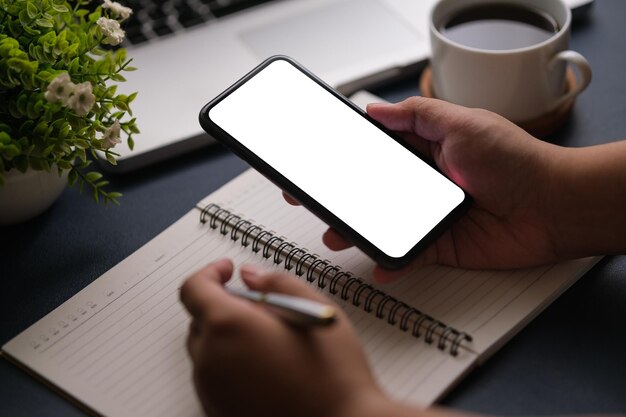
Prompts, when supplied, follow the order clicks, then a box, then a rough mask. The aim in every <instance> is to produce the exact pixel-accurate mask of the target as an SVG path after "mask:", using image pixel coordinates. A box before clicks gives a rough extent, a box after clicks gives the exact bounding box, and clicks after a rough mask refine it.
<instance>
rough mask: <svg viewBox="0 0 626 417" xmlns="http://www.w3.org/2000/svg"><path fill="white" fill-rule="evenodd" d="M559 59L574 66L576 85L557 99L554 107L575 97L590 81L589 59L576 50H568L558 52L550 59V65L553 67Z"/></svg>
mask: <svg viewBox="0 0 626 417" xmlns="http://www.w3.org/2000/svg"><path fill="white" fill-rule="evenodd" d="M559 61H565V63H567V64H570V65H572V66H574V67H576V69H577V71H576V72H577V73H578V74H577V77H576V85H574V86H573V87H572V89H571V90H570V91H569V92H568V93H567V94H565V95H564V96H563V97H561V98H560V99H559V100H557V102H556V103H555V105H554V107H555V108H556V107H558V106H560V105H561V104H563V103H564V102H566V101H567V100H569V99H571V98H573V97H576V96H577V95H578V94H580V93H581V92H582V91H583V90H584V89H585V88H587V86H588V85H589V83H590V82H591V65H589V61H587V59H586V58H585V57H584V56H582V55H581V54H579V53H578V52H575V51H570V50H567V51H561V52H559V53H558V54H556V55H555V56H554V57H553V58H552V60H551V61H550V67H551V68H553V67H554V66H555V65H556V64H557V63H558V62H559Z"/></svg>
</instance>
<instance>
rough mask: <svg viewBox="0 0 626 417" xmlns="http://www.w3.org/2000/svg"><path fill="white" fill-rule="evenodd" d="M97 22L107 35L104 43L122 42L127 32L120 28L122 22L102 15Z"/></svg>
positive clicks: (115, 43)
mask: <svg viewBox="0 0 626 417" xmlns="http://www.w3.org/2000/svg"><path fill="white" fill-rule="evenodd" d="M96 23H97V25H98V26H100V31H101V32H102V34H103V35H104V36H105V39H104V41H103V43H107V44H109V45H113V46H115V45H119V44H120V43H122V41H123V40H124V35H125V34H126V33H125V32H124V31H123V30H122V28H120V22H118V21H117V20H113V19H107V18H106V17H101V18H99V19H98V20H97V21H96Z"/></svg>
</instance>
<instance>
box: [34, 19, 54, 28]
mask: <svg viewBox="0 0 626 417" xmlns="http://www.w3.org/2000/svg"><path fill="white" fill-rule="evenodd" d="M35 23H36V24H37V26H39V27H42V28H51V27H54V25H53V24H52V22H51V21H50V20H48V19H37V20H35Z"/></svg>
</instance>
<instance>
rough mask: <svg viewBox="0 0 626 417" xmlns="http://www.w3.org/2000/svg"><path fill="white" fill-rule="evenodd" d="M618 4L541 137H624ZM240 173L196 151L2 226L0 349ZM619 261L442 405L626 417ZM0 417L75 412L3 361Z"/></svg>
mask: <svg viewBox="0 0 626 417" xmlns="http://www.w3.org/2000/svg"><path fill="white" fill-rule="evenodd" d="M624 16H626V2H624V1H622V0H597V1H596V4H595V5H594V8H593V9H592V11H591V14H590V16H589V18H588V19H587V20H585V21H579V22H576V24H575V27H574V30H573V33H572V40H571V47H572V49H574V50H577V51H579V52H581V53H582V54H583V55H585V56H586V57H587V59H588V60H589V61H590V63H591V65H592V67H593V71H594V79H593V81H592V83H591V86H590V87H589V89H588V90H587V91H586V92H584V93H583V94H582V96H580V98H579V100H578V102H577V104H576V107H575V110H574V113H573V115H572V118H571V120H570V121H569V122H568V124H567V125H566V126H564V127H563V129H561V131H559V132H558V133H557V134H555V135H554V137H552V138H551V139H550V140H551V141H553V142H555V143H558V144H561V145H566V146H584V145H591V144H598V143H604V142H609V141H613V140H618V139H622V138H626V72H625V69H626V28H625V27H624V23H623V19H624ZM374 92H375V93H376V94H378V95H380V96H382V97H384V98H385V99H387V100H390V101H398V100H401V99H403V98H405V97H407V96H410V95H416V94H419V91H418V89H417V75H416V76H415V78H414V79H412V80H409V81H404V82H399V83H396V84H394V85H390V86H387V87H385V88H382V89H379V90H376V91H374ZM245 168H246V166H245V164H244V163H242V162H241V161H239V160H238V159H237V158H236V157H234V156H233V155H232V154H230V153H228V152H226V151H224V150H221V149H217V148H214V149H205V150H202V151H197V152H195V153H194V154H191V155H186V156H183V157H180V158H178V159H176V160H173V161H169V162H167V163H164V164H162V165H159V166H158V167H153V168H150V169H145V170H143V171H142V172H140V173H133V174H129V175H125V176H120V177H113V178H111V180H112V181H111V182H112V184H113V188H115V189H116V190H119V191H121V192H123V193H124V197H123V199H122V206H121V207H106V208H105V207H102V206H96V205H95V204H93V202H92V201H91V200H90V199H89V198H88V197H86V196H81V195H79V194H78V192H77V190H75V189H68V190H65V191H64V193H63V195H62V196H61V199H60V200H59V201H58V202H57V203H56V204H55V205H54V206H53V207H52V208H51V209H50V210H49V211H48V212H46V213H45V214H44V215H42V216H41V217H39V218H37V219H35V220H33V221H31V222H29V223H26V224H23V225H19V226H15V227H10V228H5V229H0V233H1V236H2V242H3V245H2V246H3V249H2V251H1V253H0V271H1V273H0V344H4V343H5V342H6V341H8V340H9V339H11V338H12V337H13V336H15V335H17V334H18V333H19V332H20V331H22V330H24V329H25V328H26V327H28V326H29V325H30V324H32V323H33V322H35V321H36V320H38V319H39V318H41V317H43V316H44V315H45V314H47V313H48V312H49V311H51V310H52V309H54V308H55V307H57V306H58V305H59V304H61V303H62V302H63V301H65V300H66V299H68V298H69V297H70V296H72V295H73V294H75V293H76V292H78V291H79V290H80V289H82V288H83V287H85V286H86V285H87V284H89V283H90V282H91V281H93V280H94V279H96V278H97V277H98V276H100V275H101V274H102V273H104V272H105V271H107V270H108V269H109V268H111V267H112V266H114V265H115V264H116V263H118V262H119V261H121V260H122V259H124V258H125V257H126V256H128V255H130V254H131V253H132V252H133V251H134V250H136V249H137V248H139V247H140V246H141V245H143V244H144V243H146V242H148V241H149V240H150V239H151V238H153V237H154V236H155V235H156V234H158V233H159V232H160V231H161V230H163V229H164V228H166V227H167V226H169V225H170V224H171V223H172V222H174V221H175V220H176V219H178V218H179V217H181V216H182V215H183V214H184V213H186V212H187V211H188V210H190V208H191V207H192V205H193V204H194V203H196V202H197V201H198V200H200V199H201V198H202V197H204V196H206V195H207V194H209V193H210V192H212V191H213V190H215V189H216V188H217V187H219V186H220V185H221V184H223V183H225V182H226V181H228V180H229V179H231V178H233V177H234V176H236V175H237V174H238V173H240V172H241V171H243V170H244V169H245ZM625 323H626V256H615V257H608V258H605V259H604V260H603V261H602V262H601V263H600V264H598V265H597V266H596V267H595V268H594V269H593V270H592V271H590V272H589V273H588V274H587V275H585V277H583V278H582V279H581V280H580V281H579V282H578V283H577V284H575V285H574V286H573V287H572V288H571V289H570V290H568V291H567V292H566V293H565V294H564V295H563V296H562V297H560V298H559V299H558V300H557V301H556V302H554V303H553V304H552V305H551V306H550V307H549V308H548V309H547V310H546V311H545V312H544V313H542V314H541V315H540V316H539V317H538V318H537V319H536V320H534V321H533V322H532V323H531V324H529V325H528V326H527V327H526V328H525V329H524V330H522V331H521V332H520V333H519V334H518V335H517V336H515V338H514V339H513V340H512V341H511V342H509V343H508V344H507V345H506V346H505V347H504V348H502V349H501V350H500V351H499V352H497V353H496V354H495V355H494V356H493V357H492V358H491V359H490V360H489V361H487V363H485V364H484V365H483V366H482V367H480V368H478V369H477V370H475V371H473V372H472V373H471V374H470V375H469V376H468V377H467V378H465V379H464V380H463V381H462V382H461V383H460V385H458V386H457V387H455V388H454V389H453V390H452V391H451V392H450V393H449V394H448V395H447V396H446V397H445V398H444V401H443V404H445V405H448V406H451V407H454V408H457V409H463V410H469V411H474V412H481V413H490V414H505V415H523V414H528V415H530V414H535V415H547V414H573V413H576V414H580V413H616V412H619V413H626V395H624V394H626V354H625V352H626V330H625V329H626V325H625ZM0 415H7V416H8V415H11V416H33V415H37V416H40V415H46V416H57V415H58V416H78V415H83V412H82V411H81V410H79V409H78V408H76V407H75V406H74V405H72V404H71V403H69V402H68V401H66V400H64V399H62V398H61V397H60V396H58V395H57V394H55V393H53V392H52V391H51V390H49V389H48V388H47V387H46V386H45V385H43V384H42V383H40V382H37V381H36V380H35V379H33V378H32V377H30V376H28V375H27V374H26V373H24V372H22V371H21V370H19V369H17V368H16V367H14V366H13V365H11V364H9V363H8V362H6V361H4V360H0Z"/></svg>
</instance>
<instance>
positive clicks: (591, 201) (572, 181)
mask: <svg viewBox="0 0 626 417" xmlns="http://www.w3.org/2000/svg"><path fill="white" fill-rule="evenodd" d="M556 148H558V150H556V151H555V152H554V153H553V154H552V155H551V160H552V162H551V166H552V176H551V180H550V181H549V182H548V184H549V185H548V187H547V188H548V195H547V198H546V201H547V207H546V213H548V216H549V219H548V223H549V224H550V226H549V229H550V234H551V235H552V238H553V241H554V242H555V252H556V254H557V258H558V259H570V258H576V257H583V256H591V255H603V254H613V253H620V252H624V251H626V244H625V242H624V239H623V236H624V233H626V220H625V216H624V215H623V213H624V212H625V211H626V173H625V172H624V167H626V142H621V143H613V144H607V145H600V146H592V147H586V148H561V147H556Z"/></svg>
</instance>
